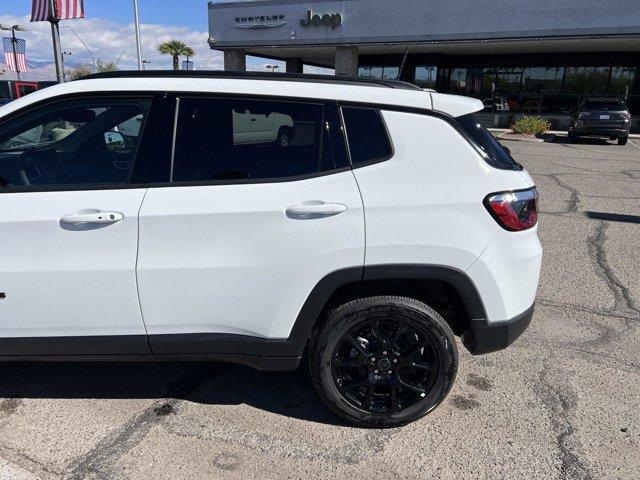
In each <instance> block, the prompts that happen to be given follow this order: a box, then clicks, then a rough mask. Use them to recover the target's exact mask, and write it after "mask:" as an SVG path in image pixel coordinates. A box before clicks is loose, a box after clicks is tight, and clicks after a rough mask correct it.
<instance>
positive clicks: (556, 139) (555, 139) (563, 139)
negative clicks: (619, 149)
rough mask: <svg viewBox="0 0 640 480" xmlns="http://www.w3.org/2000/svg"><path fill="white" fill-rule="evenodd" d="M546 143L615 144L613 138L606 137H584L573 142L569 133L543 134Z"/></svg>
mask: <svg viewBox="0 0 640 480" xmlns="http://www.w3.org/2000/svg"><path fill="white" fill-rule="evenodd" d="M542 140H543V141H544V142H545V143H559V144H562V145H613V144H614V143H613V140H611V141H609V140H606V139H604V138H595V137H584V138H580V139H578V140H575V141H573V142H571V141H569V137H567V135H555V134H545V135H543V136H542Z"/></svg>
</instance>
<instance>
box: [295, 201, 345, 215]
mask: <svg viewBox="0 0 640 480" xmlns="http://www.w3.org/2000/svg"><path fill="white" fill-rule="evenodd" d="M346 211H347V206H346V205H343V204H341V203H324V202H308V203H302V204H300V205H296V206H295V207H289V208H287V209H286V212H287V215H291V216H295V217H305V216H312V215H319V216H329V215H338V214H340V213H344V212H346Z"/></svg>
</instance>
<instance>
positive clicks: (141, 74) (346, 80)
mask: <svg viewBox="0 0 640 480" xmlns="http://www.w3.org/2000/svg"><path fill="white" fill-rule="evenodd" d="M175 77H179V78H235V79H238V80H240V79H244V80H256V79H257V80H278V81H291V82H313V83H337V84H340V85H362V86H370V87H387V88H397V89H402V90H422V89H421V88H420V87H417V86H416V85H413V84H411V83H407V82H401V81H399V80H386V79H378V78H360V77H347V76H333V75H310V74H306V73H271V72H226V71H220V70H211V71H206V70H146V71H138V70H117V71H115V72H103V73H94V74H92V75H87V76H86V77H82V80H88V79H97V78H175Z"/></svg>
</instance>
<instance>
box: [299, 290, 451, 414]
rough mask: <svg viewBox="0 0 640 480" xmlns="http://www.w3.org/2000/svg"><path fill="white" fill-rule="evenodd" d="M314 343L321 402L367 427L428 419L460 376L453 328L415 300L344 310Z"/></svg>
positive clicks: (358, 304) (360, 303)
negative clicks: (430, 412) (456, 376)
mask: <svg viewBox="0 0 640 480" xmlns="http://www.w3.org/2000/svg"><path fill="white" fill-rule="evenodd" d="M316 340H317V341H315V342H314V344H313V348H312V352H311V355H312V358H311V362H310V367H311V374H312V378H313V380H314V385H315V386H316V389H317V390H318V393H319V394H320V397H321V398H322V399H323V401H324V402H325V403H326V404H327V405H328V406H329V407H330V408H331V409H332V410H333V411H335V412H336V413H338V414H339V415H341V416H342V417H344V418H346V419H347V420H349V421H350V422H352V423H355V424H357V425H361V426H373V427H390V426H397V425H403V424H406V423H409V422H411V421H413V420H416V419H417V418H420V417H421V416H423V415H425V414H427V413H428V412H429V411H431V410H433V408H435V407H436V406H437V405H438V404H439V403H440V402H441V401H442V400H443V399H444V398H445V397H446V395H447V393H448V392H449V389H450V388H451V385H452V384H453V380H454V378H455V374H456V370H457V350H456V345H455V340H454V338H453V333H452V332H451V329H450V328H449V326H448V325H447V323H446V322H445V321H444V320H443V319H442V317H441V316H440V315H439V314H438V313H437V312H435V311H434V310H433V309H431V308H430V307H428V306H427V305H425V304H424V303H422V302H419V301H417V300H414V299H411V298H405V297H371V298H365V299H359V300H355V301H353V302H349V303H347V304H345V305H342V306H341V307H338V308H337V309H335V310H334V311H332V312H331V313H330V314H329V316H328V319H327V323H326V324H325V326H324V328H323V329H321V331H320V332H319V334H318V335H317V337H316Z"/></svg>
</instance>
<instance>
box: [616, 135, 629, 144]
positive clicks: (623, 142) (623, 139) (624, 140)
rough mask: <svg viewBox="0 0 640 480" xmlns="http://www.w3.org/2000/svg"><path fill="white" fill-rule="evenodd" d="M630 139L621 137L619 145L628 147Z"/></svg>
mask: <svg viewBox="0 0 640 480" xmlns="http://www.w3.org/2000/svg"><path fill="white" fill-rule="evenodd" d="M628 140H629V137H620V138H618V145H626V144H627V141H628Z"/></svg>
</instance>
